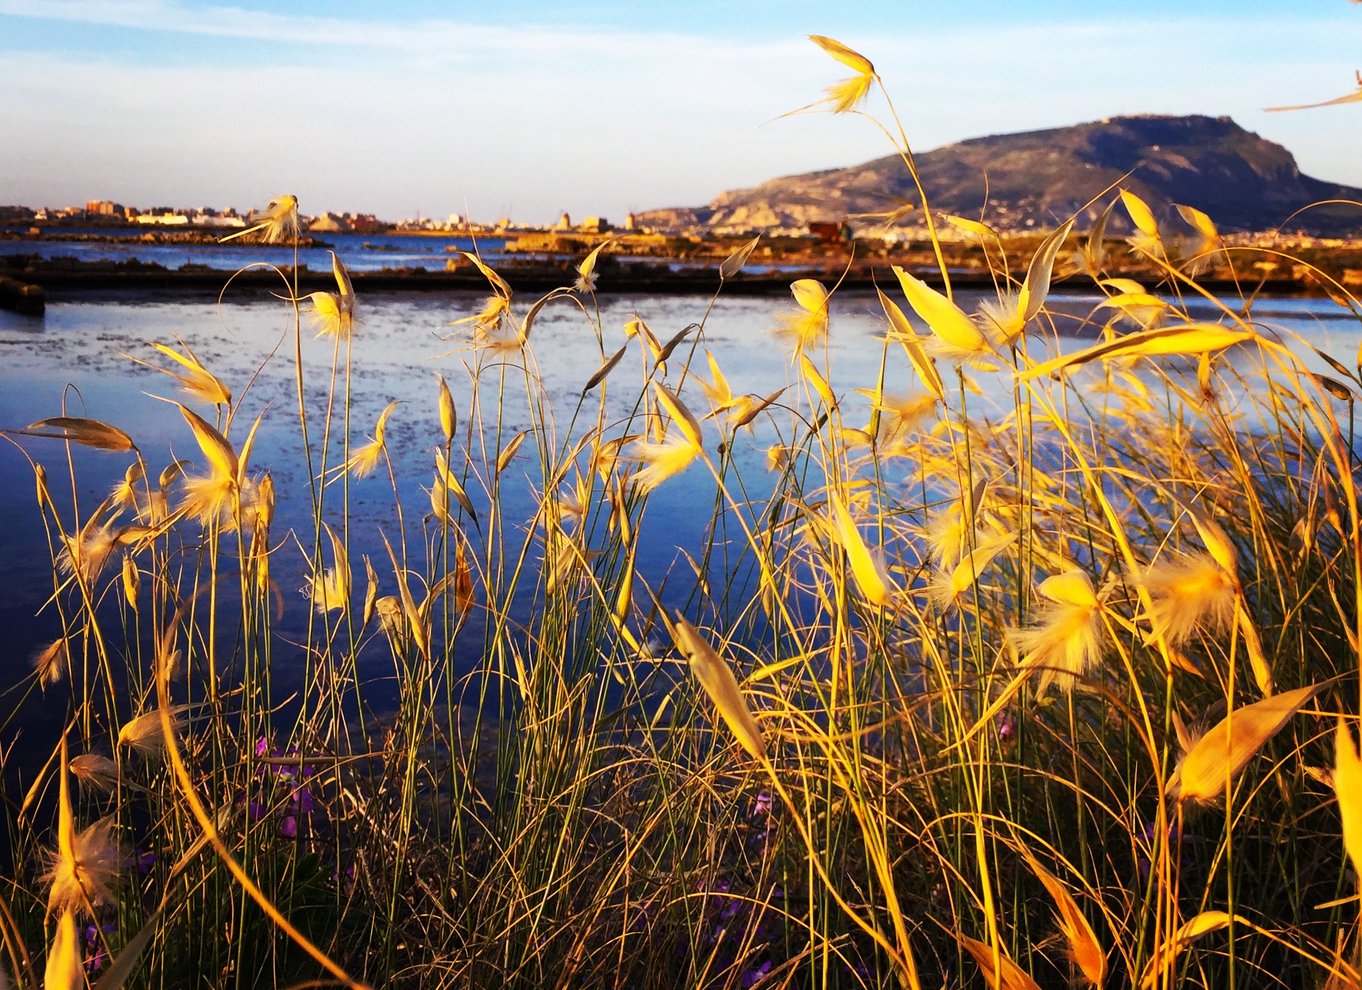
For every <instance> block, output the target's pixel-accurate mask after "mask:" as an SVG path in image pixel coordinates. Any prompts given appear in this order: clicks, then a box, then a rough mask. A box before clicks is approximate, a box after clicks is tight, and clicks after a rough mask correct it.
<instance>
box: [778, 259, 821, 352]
mask: <svg viewBox="0 0 1362 990" xmlns="http://www.w3.org/2000/svg"><path fill="white" fill-rule="evenodd" d="M790 292H791V293H793V295H794V298H795V302H796V303H797V304H798V306H799V309H797V310H795V311H794V312H791V313H784V314H781V315H780V317H779V320H780V322H779V324H778V325H777V326H776V327H775V328H774V331H773V332H774V333H775V335H776V336H777V337H779V338H780V339H782V340H784V341H786V343H788V344H791V345H793V347H794V352H795V354H796V355H802V354H803V353H804V352H805V351H806V350H808V349H810V348H812V347H815V346H817V345H819V344H821V343H822V342H823V341H824V340H825V339H827V335H828V290H827V289H826V288H824V286H823V283H821V282H818V281H816V280H815V279H811V278H801V279H797V280H795V281H794V282H792V283H791V284H790Z"/></svg>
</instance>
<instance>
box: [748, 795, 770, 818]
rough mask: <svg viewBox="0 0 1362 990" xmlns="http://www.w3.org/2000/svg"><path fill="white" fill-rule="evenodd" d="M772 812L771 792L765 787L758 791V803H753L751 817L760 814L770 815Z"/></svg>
mask: <svg viewBox="0 0 1362 990" xmlns="http://www.w3.org/2000/svg"><path fill="white" fill-rule="evenodd" d="M770 813H771V792H770V791H768V790H765V789H764V788H763V789H762V790H761V791H759V792H758V793H757V800H756V803H754V804H753V805H752V815H751V817H753V818H755V817H757V816H758V815H763V816H764V815H769V814H770Z"/></svg>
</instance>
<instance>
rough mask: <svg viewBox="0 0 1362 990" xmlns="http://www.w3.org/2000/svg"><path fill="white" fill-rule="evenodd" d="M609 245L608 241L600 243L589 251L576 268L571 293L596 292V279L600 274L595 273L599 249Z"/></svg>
mask: <svg viewBox="0 0 1362 990" xmlns="http://www.w3.org/2000/svg"><path fill="white" fill-rule="evenodd" d="M612 239H613V238H612ZM609 243H610V241H602V242H601V243H600V244H597V245H596V246H595V247H594V248H592V249H591V253H590V254H588V255H587V256H586V257H585V258H584V259H582V263H581V264H580V265H578V266H577V280H576V281H575V282H573V283H572V291H573V292H595V291H596V279H597V278H598V277H599V275H600V273H599V272H598V271H596V259H597V258H599V257H600V254H601V249H602V248H604V247H605V246H606V245H607V244H609Z"/></svg>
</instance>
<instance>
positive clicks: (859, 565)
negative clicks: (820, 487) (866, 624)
mask: <svg viewBox="0 0 1362 990" xmlns="http://www.w3.org/2000/svg"><path fill="white" fill-rule="evenodd" d="M828 509H829V510H830V511H831V514H832V518H831V520H829V522H830V526H831V532H832V534H833V536H834V538H835V539H836V540H837V544H838V545H839V546H840V547H841V548H842V552H843V553H845V554H846V555H847V564H848V565H850V567H851V576H852V577H853V578H855V580H856V586H857V587H858V588H860V589H861V594H863V595H864V596H865V597H866V600H867V601H868V602H870V603H871V604H872V605H879V606H884V605H887V604H889V602H890V601H891V600H892V599H893V597H894V595H895V593H896V592H897V591H898V588H897V587H896V586H895V585H894V582H893V579H891V578H890V576H889V569H888V568H887V567H885V565H884V560H883V557H882V556H881V555H880V554H879V552H877V551H872V550H871V549H870V547H869V546H867V545H866V542H865V540H864V539H863V538H862V536H861V531H860V530H858V529H857V528H856V521H855V520H854V519H852V518H851V513H850V512H849V511H847V507H846V505H845V504H843V502H842V499H841V496H839V495H838V494H837V493H836V492H829V493H828Z"/></svg>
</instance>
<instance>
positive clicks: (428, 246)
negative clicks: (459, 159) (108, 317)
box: [0, 234, 506, 272]
mask: <svg viewBox="0 0 1362 990" xmlns="http://www.w3.org/2000/svg"><path fill="white" fill-rule="evenodd" d="M106 236H107V234H106ZM316 238H317V240H318V241H325V242H326V243H327V244H328V245H330V247H331V249H334V250H335V252H336V254H337V255H338V256H339V257H340V258H341V260H342V261H344V262H345V265H346V267H347V268H349V269H350V270H351V271H354V272H366V271H377V270H378V269H380V268H425V269H427V270H430V271H440V270H443V269H444V267H445V262H446V261H448V260H449V259H450V258H453V257H457V254H456V253H455V252H458V251H481V252H482V253H484V254H495V253H497V252H500V251H501V249H502V246H503V245H504V244H505V243H506V239H505V238H504V237H479V238H477V239H476V240H475V239H473V238H471V237H455V236H452V235H451V236H443V235H440V236H437V235H430V236H426V235H420V236H403V235H399V234H317V235H316ZM16 254H37V255H39V256H41V257H43V258H74V259H76V260H77V261H128V260H131V259H136V260H138V261H147V262H154V263H155V264H158V265H162V266H164V267H166V268H172V269H173V268H179V267H180V266H181V265H187V264H188V265H206V266H208V267H209V268H220V269H222V270H223V271H236V270H237V269H238V268H241V267H243V266H245V265H250V264H255V263H257V262H265V263H268V264H272V265H280V266H283V265H291V264H293V248H291V247H288V246H286V245H269V244H238V243H236V242H234V241H232V242H228V243H227V244H222V245H217V244H148V243H143V242H141V241H138V240H136V239H135V238H130V239H129V240H127V241H63V240H57V239H55V238H54V239H44V238H41V237H39V238H33V239H27V238H26V239H24V240H14V241H10V240H0V257H3V256H5V255H16ZM298 261H299V262H300V263H301V264H304V265H307V267H308V268H309V269H311V270H313V271H329V270H330V268H331V255H330V253H329V252H328V249H327V248H322V247H311V248H302V249H300V250H299V251H298Z"/></svg>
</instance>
